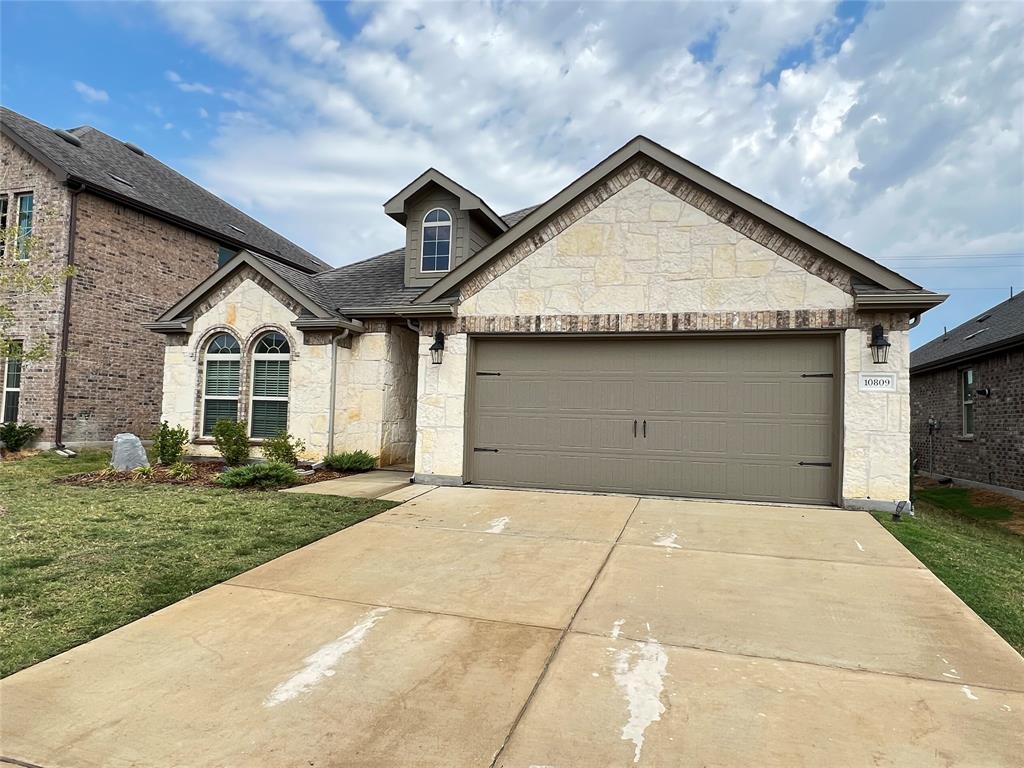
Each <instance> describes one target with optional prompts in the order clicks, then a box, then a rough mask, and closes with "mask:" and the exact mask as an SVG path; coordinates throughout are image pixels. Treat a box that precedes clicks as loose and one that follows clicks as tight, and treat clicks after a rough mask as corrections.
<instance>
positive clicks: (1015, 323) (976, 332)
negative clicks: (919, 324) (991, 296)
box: [910, 294, 1024, 373]
mask: <svg viewBox="0 0 1024 768" xmlns="http://www.w3.org/2000/svg"><path fill="white" fill-rule="evenodd" d="M1017 344H1024V298H1022V297H1021V295H1020V294H1017V295H1016V296H1014V297H1012V298H1009V299H1007V300H1006V301H1004V302H1001V303H999V304H996V305H995V306H994V307H992V308H991V309H987V310H985V311H984V312H982V313H981V314H979V315H975V316H974V317H972V318H971V319H970V320H968V321H967V322H966V323H962V324H960V325H958V326H957V327H956V328H954V329H953V330H951V331H949V332H948V333H944V334H942V336H940V337H939V338H937V339H932V340H931V341H929V342H928V343H927V344H925V345H924V346H921V347H919V348H917V349H915V350H914V351H913V352H911V353H910V371H911V373H920V372H922V371H925V370H930V369H933V368H942V367H945V366H947V365H952V364H954V363H957V362H959V361H961V360H966V359H969V358H972V357H977V356H980V355H983V354H989V353H991V352H996V351H998V350H1000V349H1006V348H1008V347H1012V346H1015V345H1017Z"/></svg>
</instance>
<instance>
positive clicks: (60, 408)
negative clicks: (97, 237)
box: [53, 182, 85, 449]
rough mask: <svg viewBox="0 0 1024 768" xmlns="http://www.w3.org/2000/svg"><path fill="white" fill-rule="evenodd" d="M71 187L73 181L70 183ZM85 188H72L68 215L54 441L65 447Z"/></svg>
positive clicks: (83, 185) (83, 186) (79, 186)
mask: <svg viewBox="0 0 1024 768" xmlns="http://www.w3.org/2000/svg"><path fill="white" fill-rule="evenodd" d="M68 186H69V187H71V183H70V182H69V183H68ZM84 190H85V184H79V185H78V188H77V189H74V188H72V189H71V212H70V215H69V217H68V255H67V270H68V274H67V276H66V277H65V278H64V311H63V317H62V318H61V324H60V349H59V350H58V354H59V355H60V360H59V362H58V364H57V365H58V368H57V409H56V413H55V414H54V417H53V418H54V425H53V443H54V445H55V446H57V448H61V449H63V448H64V442H63V440H64V396H65V392H66V390H67V380H68V343H69V341H70V338H69V337H70V336H71V285H72V280H73V279H74V276H75V275H74V270H75V240H77V239H78V196H79V195H80V194H82V192H83V191H84Z"/></svg>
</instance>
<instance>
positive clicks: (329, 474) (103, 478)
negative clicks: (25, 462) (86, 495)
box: [54, 461, 354, 488]
mask: <svg viewBox="0 0 1024 768" xmlns="http://www.w3.org/2000/svg"><path fill="white" fill-rule="evenodd" d="M190 466H192V467H193V468H194V469H195V474H194V475H192V477H190V478H188V479H187V480H181V479H179V478H177V477H173V476H172V475H171V474H170V471H169V470H168V469H167V468H166V467H161V466H157V465H154V466H153V473H152V474H151V475H150V476H148V477H145V476H143V475H138V474H136V473H134V472H111V471H110V470H109V469H102V470H97V471H96V472H81V473H79V474H77V475H65V476H64V477H58V478H56V479H55V480H54V482H55V483H60V484H62V485H78V486H89V485H184V486H195V487H199V488H221V487H222V486H220V485H219V484H218V483H217V475H219V474H220V473H221V472H223V471H224V470H225V469H227V466H226V465H224V464H221V463H218V462H213V461H204V462H196V463H194V464H191V465H190ZM351 474H354V473H352V472H335V471H334V470H331V469H318V470H316V471H314V472H313V474H311V475H300V476H299V481H298V482H297V483H295V484H294V485H292V486H290V487H292V488H294V487H295V486H297V485H308V484H309V483H319V482H320V481H321V480H335V479H337V478H339V477H348V476H349V475H351Z"/></svg>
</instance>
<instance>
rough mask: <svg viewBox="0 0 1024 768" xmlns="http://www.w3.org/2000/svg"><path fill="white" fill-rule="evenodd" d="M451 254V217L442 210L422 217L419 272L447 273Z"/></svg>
mask: <svg viewBox="0 0 1024 768" xmlns="http://www.w3.org/2000/svg"><path fill="white" fill-rule="evenodd" d="M451 254H452V217H451V214H449V213H448V211H446V210H445V209H444V208H435V209H434V210H432V211H430V212H429V213H428V214H427V215H426V216H424V217H423V252H422V254H421V255H420V271H421V272H447V271H448V266H449V264H450V263H451Z"/></svg>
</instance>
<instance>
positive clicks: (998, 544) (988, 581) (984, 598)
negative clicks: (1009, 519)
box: [878, 488, 1024, 653]
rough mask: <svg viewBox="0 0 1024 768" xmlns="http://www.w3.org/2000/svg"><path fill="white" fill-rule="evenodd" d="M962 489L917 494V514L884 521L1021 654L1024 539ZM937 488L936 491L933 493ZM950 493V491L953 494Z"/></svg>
mask: <svg viewBox="0 0 1024 768" xmlns="http://www.w3.org/2000/svg"><path fill="white" fill-rule="evenodd" d="M958 491H964V489H961V488H941V489H928V491H927V492H926V491H924V490H922V491H919V492H918V503H917V510H916V511H917V516H916V517H908V516H904V517H903V520H902V521H900V522H898V523H894V522H892V520H891V519H890V516H889V515H878V519H879V520H880V521H881V522H882V525H884V526H885V527H886V529H887V530H888V531H889V532H890V533H892V534H893V536H895V537H896V538H897V539H899V541H900V542H901V543H902V544H903V545H904V546H905V547H906V548H907V549H909V550H910V551H911V552H913V553H914V555H915V556H916V557H917V559H918V560H920V561H921V562H922V563H924V564H925V565H926V566H927V567H928V568H929V569H930V570H931V571H932V572H933V573H934V574H935V575H936V576H938V577H939V578H940V579H941V580H942V581H943V582H944V583H945V584H946V586H948V587H949V588H950V589H951V590H953V591H954V592H955V593H956V594H957V595H959V597H960V599H961V600H963V601H964V602H965V603H967V605H969V606H970V607H971V608H972V609H973V610H974V612H975V613H977V614H978V615H979V616H981V618H982V619H984V620H985V621H986V622H987V623H988V624H989V625H990V626H991V627H992V628H993V629H994V630H995V631H996V632H998V633H999V634H1000V635H1002V636H1003V638H1005V639H1006V641H1007V642H1008V643H1009V644H1010V645H1012V646H1013V647H1014V648H1016V649H1017V651H1018V652H1021V653H1024V537H1022V536H1020V535H1019V534H1016V533H1013V532H1012V531H1010V530H1008V529H1006V528H1004V527H1003V526H1001V525H999V524H998V523H996V522H990V521H991V520H999V519H1003V518H1004V517H1005V515H1003V514H1002V513H1001V512H999V511H998V507H999V506H1000V505H991V504H985V505H981V506H978V505H975V504H971V502H970V495H969V494H966V493H955V492H958ZM935 492H939V493H935ZM951 492H952V493H951Z"/></svg>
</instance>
